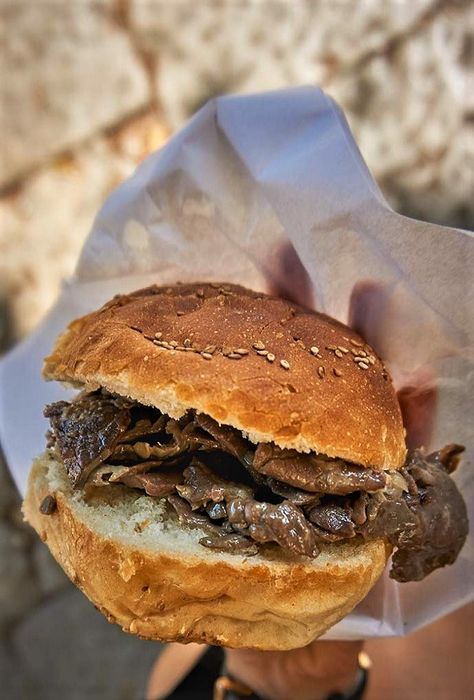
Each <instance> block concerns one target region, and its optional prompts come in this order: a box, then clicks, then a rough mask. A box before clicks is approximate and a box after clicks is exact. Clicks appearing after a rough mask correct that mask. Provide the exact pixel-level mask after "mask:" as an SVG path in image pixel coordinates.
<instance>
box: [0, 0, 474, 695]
mask: <svg viewBox="0 0 474 700" xmlns="http://www.w3.org/2000/svg"><path fill="white" fill-rule="evenodd" d="M0 21H1V32H0V70H1V76H2V77H1V84H0V133H1V137H0V354H1V353H2V352H5V351H6V350H7V349H8V348H9V347H11V346H12V345H13V344H14V343H15V342H18V341H19V340H21V338H23V337H24V336H25V335H26V334H27V333H28V332H29V331H30V330H31V329H32V328H33V327H34V326H35V325H36V324H37V323H38V321H39V320H40V319H41V318H42V317H43V316H44V314H45V313H46V312H47V310H48V308H49V307H50V306H51V304H52V303H53V301H54V299H55V297H56V295H57V293H58V289H59V286H60V284H61V280H63V279H64V278H65V277H67V276H68V275H70V274H71V272H72V271H73V268H74V263H75V260H76V257H77V254H78V252H79V250H80V248H81V246H82V243H83V241H84V238H85V236H86V235H87V233H88V231H89V228H90V226H91V223H92V220H93V217H94V215H95V213H96V212H97V210H98V208H99V207H100V205H101V204H102V202H103V201H104V199H105V197H106V196H107V194H108V193H109V192H110V191H111V190H112V189H113V188H114V187H116V186H117V185H118V184H119V183H120V182H121V181H122V180H123V179H124V178H125V177H127V176H128V175H129V174H131V173H132V171H133V170H134V168H135V167H136V165H137V164H138V163H139V162H140V161H141V160H142V159H143V158H144V157H145V156H146V155H147V154H148V153H149V152H150V151H151V150H154V149H156V148H158V147H160V145H161V144H163V143H164V141H165V140H166V139H167V138H168V137H169V136H170V135H171V134H172V133H173V132H174V131H176V130H177V129H179V128H180V127H181V126H182V125H183V124H184V123H185V122H186V120H187V119H188V118H189V117H190V116H191V115H192V114H193V113H194V112H195V111H196V110H197V109H198V108H199V107H200V106H201V105H202V104H203V103H205V102H206V101H207V100H208V99H210V98H212V97H213V96H216V95H219V94H223V93H229V92H254V91H260V90H268V89H273V88H278V87H283V86H288V85H300V84H311V83H317V84H319V85H321V86H322V87H323V88H324V89H325V90H326V91H327V92H328V93H329V94H330V95H332V96H333V97H334V98H335V99H336V100H337V101H338V102H339V103H340V105H341V106H342V108H343V109H344V111H345V113H346V116H347V118H348V120H349V123H350V125H351V128H352V130H353V132H354V134H355V137H356V140H357V142H358V144H359V147H360V150H361V151H362V154H363V156H364V158H365V159H366V161H367V163H368V166H369V168H370V170H371V171H372V173H373V174H374V176H375V178H376V180H377V182H378V183H379V185H380V187H381V188H382V190H383V192H384V193H385V195H386V197H387V199H388V200H389V202H390V203H391V204H392V206H393V207H394V209H396V210H397V211H399V212H402V213H404V214H408V215H410V216H414V217H416V218H419V219H426V220H428V221H432V222H437V223H444V224H449V225H451V226H459V227H463V228H471V229H472V228H474V5H473V3H472V2H470V1H469V0H385V1H382V0H358V2H351V0H312V1H309V0H308V1H304V0H301V1H295V2H290V1H288V2H278V1H276V0H275V1H265V0H260V1H253V2H252V1H250V0H248V1H247V2H245V1H244V0H221V1H215V2H212V1H210V0H207V1H203V2H193V1H192V0H174V1H172V0H168V1H160V0H69V1H68V0H0ZM466 619H467V618H466V614H463V615H462V616H461V617H459V614H458V617H456V618H453V619H452V620H451V621H450V625H451V627H450V630H451V633H452V634H455V631H456V629H458V627H459V625H462V620H466ZM470 619H471V622H474V615H472V613H471V618H470ZM421 634H422V635H423V634H425V635H426V632H423V633H421ZM443 634H445V635H447V634H448V631H447V627H446V628H445V632H444V633H443ZM429 639H430V638H429V637H426V638H425V637H420V640H422V641H420V642H419V645H420V644H421V646H423V647H424V648H425V649H426V648H428V647H429V643H430V642H429ZM471 639H472V634H471ZM377 644H379V646H378V647H377V646H375V647H374V649H373V655H374V656H375V657H377V654H378V655H379V656H380V657H381V658H391V659H392V660H393V661H394V663H395V662H396V660H397V659H398V657H397V654H399V653H401V652H400V649H401V647H397V645H396V644H394V643H392V645H391V646H385V647H384V646H383V644H387V643H385V642H378V643H377ZM403 648H404V649H407V645H406V644H405V645H404V647H403ZM157 649H158V645H157V644H152V643H149V642H144V641H140V640H138V639H134V638H132V637H128V636H127V635H124V634H122V633H121V632H120V630H119V629H118V628H115V627H113V626H111V625H108V623H107V622H106V621H105V620H104V619H103V618H102V617H101V616H100V615H99V614H98V613H97V612H96V611H95V610H94V608H93V607H92V606H91V605H90V604H89V603H87V601H86V600H85V599H84V598H83V597H82V595H81V594H80V593H79V592H78V591H76V589H75V588H74V587H73V586H72V585H71V584H69V582H68V581H67V580H66V578H65V576H64V575H63V574H62V572H61V571H60V570H59V568H58V567H57V566H56V564H55V563H54V562H53V561H52V559H51V557H50V556H49V554H48V551H47V549H46V548H45V547H44V545H43V544H42V543H41V542H40V541H39V540H38V539H37V538H36V536H35V535H34V533H33V532H30V530H29V528H28V527H26V526H24V525H23V524H22V522H21V515H20V513H19V497H18V495H17V493H16V491H15V488H14V486H13V485H12V483H11V480H10V477H9V476H8V473H7V471H6V469H5V466H4V464H3V463H1V459H0V689H2V690H3V693H4V694H3V695H2V696H3V697H5V698H15V699H16V698H18V699H20V700H21V699H23V698H28V699H29V698H32V699H33V700H43V698H44V699H45V700H46V699H47V700H55V699H56V698H58V699H59V698H67V699H72V700H75V699H76V698H77V699H78V700H79V699H82V698H86V697H87V698H104V699H105V700H108V698H110V700H112V698H113V699H114V700H120V699H122V700H126V699H130V700H134V699H135V698H137V699H138V698H140V697H143V687H144V683H145V676H146V673H147V670H148V669H149V667H150V664H151V663H152V660H153V658H154V656H155V655H156V653H157ZM471 651H472V650H471ZM466 658H467V657H466V656H465V655H464V660H465V659H466ZM461 661H463V659H461V660H459V659H457V660H456V659H455V658H454V657H453V658H451V659H450V662H449V664H450V667H451V672H452V673H454V670H456V669H457V667H456V666H455V664H456V663H460V662H461ZM416 666H417V668H418V666H419V664H417V665H416ZM465 666H466V664H465V663H464V662H463V664H462V665H460V666H459V669H457V670H456V675H457V676H462V674H464V675H466V668H465ZM444 668H445V666H444V667H443V665H442V664H441V665H438V668H437V670H436V669H435V670H433V672H432V673H431V675H430V679H431V680H430V682H431V686H430V687H429V693H428V692H427V691H426V679H425V681H424V685H423V686H422V689H420V687H419V686H418V690H417V689H416V684H415V685H414V688H415V690H414V691H413V692H414V693H415V694H413V695H410V696H409V697H410V698H411V697H413V698H420V699H421V698H423V699H424V698H428V697H429V698H437V699H439V700H441V699H443V700H450V699H451V698H453V699H454V698H457V697H463V695H457V694H450V693H451V691H448V690H446V687H445V686H444V687H443V686H442V683H441V681H440V680H439V678H441V675H442V673H444V671H443V669H444ZM417 672H418V673H419V670H418V671H417V670H416V669H412V670H411V673H414V674H416V673H417ZM437 673H438V676H439V678H438V676H437V675H436V674H437ZM433 674H434V675H433ZM471 682H472V683H474V681H473V680H472V676H471ZM380 683H382V685H381V686H380V687H381V688H383V692H384V695H383V697H385V698H392V697H393V699H394V700H395V698H396V697H399V696H397V695H396V694H393V695H391V694H390V692H391V691H390V688H389V687H388V686H389V685H390V682H389V680H387V677H386V679H385V686H384V685H383V682H382V681H380ZM390 687H392V686H390ZM466 687H468V686H466ZM472 687H473V685H471V689H472ZM423 688H424V689H423ZM443 688H444V689H443ZM376 692H377V691H373V693H376ZM394 692H395V691H394ZM425 692H426V693H427V694H425ZM373 697H374V699H375V698H378V697H381V695H377V694H374V695H373ZM406 697H408V696H406Z"/></svg>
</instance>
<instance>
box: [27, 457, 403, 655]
mask: <svg viewBox="0 0 474 700" xmlns="http://www.w3.org/2000/svg"><path fill="white" fill-rule="evenodd" d="M107 491H108V492H109V502H108V503H104V501H103V500H100V499H99V500H96V501H94V500H93V499H92V500H89V502H85V501H84V500H83V499H84V495H83V494H81V492H78V491H72V489H71V486H70V484H69V483H68V481H67V477H66V476H65V470H64V468H63V466H62V464H61V463H60V462H59V461H56V460H54V459H53V458H52V456H51V455H49V454H48V453H45V454H44V455H42V456H41V457H40V458H38V459H37V460H35V462H34V463H33V467H32V470H31V473H30V478H29V485H28V491H27V495H26V498H25V501H24V504H23V512H24V515H25V518H26V520H27V521H28V522H29V523H30V524H31V525H32V526H33V527H34V528H35V529H36V531H37V532H38V534H39V535H40V537H41V539H42V540H43V541H44V542H46V543H47V545H48V547H49V549H50V551H51V552H52V554H53V555H54V557H55V558H56V560H57V561H58V562H59V564H60V565H61V566H62V567H63V569H64V570H65V572H66V573H67V575H68V576H69V577H70V579H71V580H72V581H73V582H74V583H75V584H76V585H77V586H78V587H79V588H80V589H81V590H82V591H83V592H84V593H85V594H86V596H87V597H88V598H89V599H90V600H91V601H92V602H93V603H94V605H95V606H96V607H97V608H98V609H99V610H100V611H101V612H102V613H103V614H104V615H105V616H106V617H107V618H108V620H109V621H110V622H116V623H118V624H119V625H121V626H122V628H123V629H124V630H125V631H127V632H130V633H133V634H137V635H139V636H141V637H144V638H147V639H159V640H163V641H179V642H207V643H212V644H220V645H225V646H230V647H248V648H254V649H262V650H271V649H280V650H285V649H292V648H296V647H300V646H304V645H306V644H308V643H309V642H310V641H312V640H313V639H315V638H317V637H318V636H320V635H321V634H323V633H324V632H325V631H326V630H327V629H328V628H329V627H331V626H332V625H334V624H335V623H336V622H338V621H339V620H340V619H341V618H342V617H344V616H345V615H347V614H348V613H349V612H350V611H351V610H352V609H353V608H354V606H355V605H356V604H357V603H358V602H359V601H360V600H361V599H362V598H364V596H365V595H366V594H367V592H368V591H369V590H370V588H371V587H372V586H373V585H374V583H375V581H376V580H377V579H378V577H379V576H380V574H381V573H382V571H383V568H384V566H385V564H386V560H387V557H388V556H389V553H390V548H389V546H388V545H387V544H385V543H384V542H383V541H380V540H379V541H374V542H369V543H355V542H352V543H346V544H338V545H328V546H327V547H326V548H325V549H324V550H323V552H322V553H321V555H320V556H319V557H318V558H317V559H316V560H314V561H312V562H308V560H307V559H303V558H301V557H295V556H294V555H285V554H284V553H282V552H281V550H280V551H279V552H278V551H276V550H275V551H274V552H273V553H272V552H271V551H270V553H269V554H265V555H262V554H259V555H258V556H257V557H251V558H249V559H246V558H245V557H243V556H232V555H228V554H218V553H215V552H211V551H209V550H204V549H203V548H202V547H201V546H200V545H199V544H198V540H199V537H201V536H202V532H200V531H199V530H184V529H183V528H181V527H180V526H178V525H174V524H173V521H172V520H170V517H169V516H167V514H166V511H165V510H164V508H165V506H164V504H163V501H157V500H156V499H151V498H149V497H139V496H137V495H136V492H131V491H130V490H123V489H121V487H116V490H115V491H114V497H113V499H112V497H111V495H110V494H111V491H110V489H109V488H108V487H107ZM47 495H54V497H55V499H56V503H57V507H56V510H55V512H54V513H52V514H51V515H43V514H42V513H41V512H40V510H39V506H40V504H41V502H42V500H43V499H44V498H45V496H47ZM111 499H112V500H111ZM147 509H148V511H147ZM160 509H161V510H160ZM147 515H148V517H147ZM147 522H148V523H149V524H148V525H147Z"/></svg>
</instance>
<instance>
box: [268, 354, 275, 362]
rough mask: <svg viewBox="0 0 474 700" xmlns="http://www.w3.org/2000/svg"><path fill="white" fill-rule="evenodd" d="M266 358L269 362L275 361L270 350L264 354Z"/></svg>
mask: <svg viewBox="0 0 474 700" xmlns="http://www.w3.org/2000/svg"><path fill="white" fill-rule="evenodd" d="M266 358H267V360H268V361H269V362H275V355H274V354H273V353H272V352H269V353H268V354H267V355H266Z"/></svg>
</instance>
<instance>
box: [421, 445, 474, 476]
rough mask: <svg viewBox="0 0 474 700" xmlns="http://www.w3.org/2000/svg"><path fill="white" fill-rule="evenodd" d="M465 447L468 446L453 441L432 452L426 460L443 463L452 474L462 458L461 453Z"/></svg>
mask: <svg viewBox="0 0 474 700" xmlns="http://www.w3.org/2000/svg"><path fill="white" fill-rule="evenodd" d="M465 449H466V448H465V447H463V445H456V443H451V444H449V445H445V446H444V447H442V448H441V449H440V450H437V451H436V452H432V453H431V454H430V455H428V456H427V457H426V461H427V462H435V463H437V464H441V465H442V466H443V467H444V468H445V469H446V471H447V472H448V474H452V472H453V471H454V470H455V469H456V467H457V466H458V464H459V462H460V460H461V455H462V453H463V452H464V450H465Z"/></svg>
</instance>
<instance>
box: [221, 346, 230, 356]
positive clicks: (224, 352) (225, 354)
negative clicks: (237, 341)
mask: <svg viewBox="0 0 474 700" xmlns="http://www.w3.org/2000/svg"><path fill="white" fill-rule="evenodd" d="M231 352H232V348H229V347H227V346H226V345H224V347H223V348H222V354H223V355H224V357H228V356H229V355H230V353H231Z"/></svg>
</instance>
